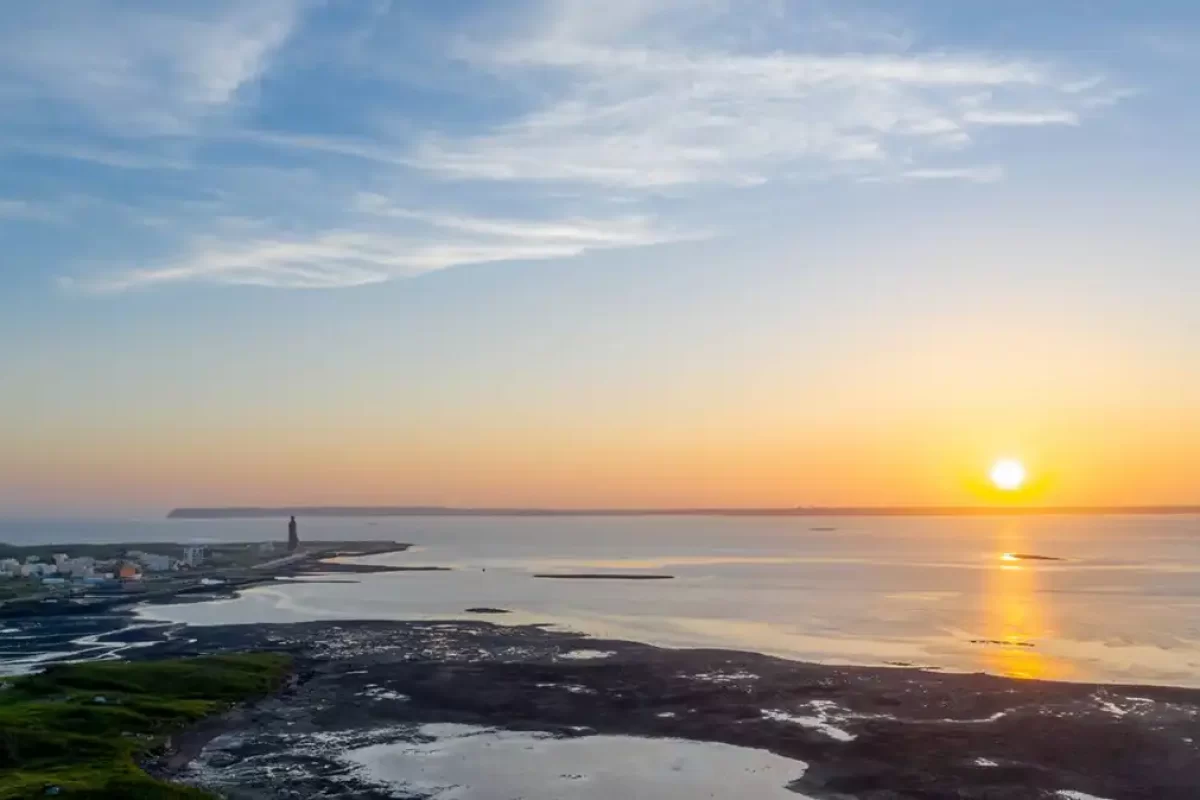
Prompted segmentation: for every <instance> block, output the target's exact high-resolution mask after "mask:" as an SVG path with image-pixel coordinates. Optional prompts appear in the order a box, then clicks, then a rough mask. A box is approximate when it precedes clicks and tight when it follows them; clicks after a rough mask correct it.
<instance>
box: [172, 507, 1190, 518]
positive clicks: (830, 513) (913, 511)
mask: <svg viewBox="0 0 1200 800" xmlns="http://www.w3.org/2000/svg"><path fill="white" fill-rule="evenodd" d="M1122 514H1139V515H1145V514H1200V505H1190V506H797V507H794V508H453V507H449V506H282V507H278V508H267V507H259V506H243V507H229V508H217V507H212V508H176V509H174V510H173V511H171V513H169V514H168V515H167V518H168V519H253V518H275V517H290V516H298V517H300V516H303V517H670V516H691V517H959V516H962V517H979V516H997V517H998V516H1018V515H1019V516H1037V515H1075V516H1084V515H1122Z"/></svg>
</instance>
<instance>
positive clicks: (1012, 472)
mask: <svg viewBox="0 0 1200 800" xmlns="http://www.w3.org/2000/svg"><path fill="white" fill-rule="evenodd" d="M988 476H989V477H990V478H991V479H992V485H993V486H995V487H996V488H997V489H999V490H1000V491H1002V492H1015V491H1016V490H1018V489H1020V488H1021V487H1022V486H1024V485H1025V477H1026V474H1025V465H1024V464H1022V463H1021V462H1020V461H1017V460H1016V459H1015V458H1002V459H1000V460H999V461H997V462H996V463H995V464H992V470H991V472H989V473H988Z"/></svg>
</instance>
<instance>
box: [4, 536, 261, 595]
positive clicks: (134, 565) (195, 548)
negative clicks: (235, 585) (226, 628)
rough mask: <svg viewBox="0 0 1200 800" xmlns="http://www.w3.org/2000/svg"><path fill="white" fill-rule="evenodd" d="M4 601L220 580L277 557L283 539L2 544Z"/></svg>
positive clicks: (141, 590)
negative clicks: (224, 542)
mask: <svg viewBox="0 0 1200 800" xmlns="http://www.w3.org/2000/svg"><path fill="white" fill-rule="evenodd" d="M0 547H2V548H3V549H2V550H0V607H3V606H4V605H5V604H6V603H16V602H28V601H31V600H38V601H42V602H45V603H58V602H59V601H61V600H63V599H74V600H86V599H87V598H97V597H112V596H117V595H127V594H138V593H144V592H147V591H152V590H164V589H171V588H176V589H182V588H186V587H189V586H193V587H194V586H204V585H218V584H221V583H224V582H225V579H226V578H225V574H226V573H228V572H232V573H235V574H236V573H237V572H238V571H239V570H245V569H250V568H253V567H254V566H255V565H258V564H261V563H263V562H269V561H270V560H271V559H274V558H276V557H277V556H278V555H279V554H280V553H281V552H282V551H283V548H284V545H283V543H282V542H259V543H239V544H232V545H209V546H205V545H199V544H187V545H177V544H154V545H143V547H144V548H145V549H139V548H137V547H135V546H134V545H120V546H113V545H60V546H59V547H58V548H54V552H44V551H45V550H46V548H16V547H11V546H3V545H0Z"/></svg>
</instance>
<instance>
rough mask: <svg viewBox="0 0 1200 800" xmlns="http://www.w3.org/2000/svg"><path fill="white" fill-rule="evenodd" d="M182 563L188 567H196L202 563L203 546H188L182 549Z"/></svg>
mask: <svg viewBox="0 0 1200 800" xmlns="http://www.w3.org/2000/svg"><path fill="white" fill-rule="evenodd" d="M183 563H185V564H187V565H188V566H189V567H198V566H200V565H201V564H203V563H204V546H203V545H198V544H195V545H188V546H187V547H185V548H183Z"/></svg>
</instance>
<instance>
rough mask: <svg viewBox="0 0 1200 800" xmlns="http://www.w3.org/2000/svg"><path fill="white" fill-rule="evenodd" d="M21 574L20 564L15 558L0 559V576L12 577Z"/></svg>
mask: <svg viewBox="0 0 1200 800" xmlns="http://www.w3.org/2000/svg"><path fill="white" fill-rule="evenodd" d="M20 574H21V562H20V561H17V560H16V559H15V558H5V559H0V575H7V576H9V577H12V576H14V575H20Z"/></svg>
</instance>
